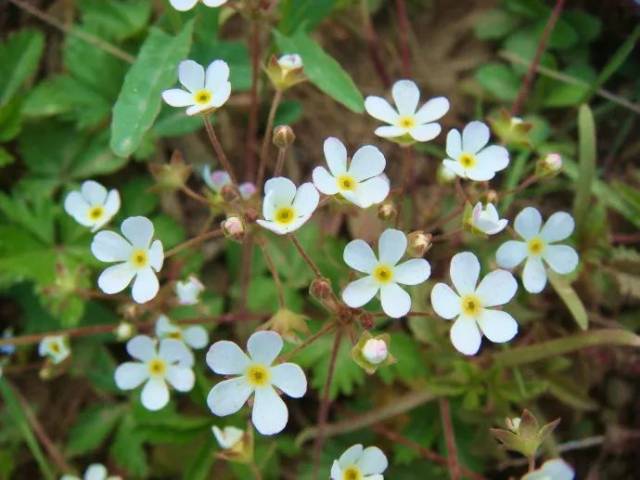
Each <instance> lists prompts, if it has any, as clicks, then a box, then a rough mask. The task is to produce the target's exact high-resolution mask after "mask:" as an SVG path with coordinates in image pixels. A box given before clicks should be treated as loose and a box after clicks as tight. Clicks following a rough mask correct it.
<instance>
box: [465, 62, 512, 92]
mask: <svg viewBox="0 0 640 480" xmlns="http://www.w3.org/2000/svg"><path fill="white" fill-rule="evenodd" d="M474 77H475V79H476V80H477V81H478V83H479V84H480V85H482V87H484V88H485V89H486V90H488V91H489V93H491V94H492V95H493V96H495V97H496V98H498V99H500V100H506V101H511V100H514V99H515V98H516V96H517V95H518V90H519V89H520V79H519V78H518V76H517V75H516V74H515V72H514V71H513V69H511V68H510V67H508V66H506V65H503V64H501V63H488V64H486V65H483V66H481V67H480V68H479V69H478V70H476V73H475V75H474Z"/></svg>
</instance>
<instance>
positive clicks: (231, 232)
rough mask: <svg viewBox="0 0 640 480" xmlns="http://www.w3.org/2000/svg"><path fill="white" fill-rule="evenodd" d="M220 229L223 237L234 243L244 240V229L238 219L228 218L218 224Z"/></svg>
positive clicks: (240, 220)
mask: <svg viewBox="0 0 640 480" xmlns="http://www.w3.org/2000/svg"><path fill="white" fill-rule="evenodd" d="M220 227H221V228H222V233H224V235H225V237H227V238H229V239H231V240H235V241H236V242H241V241H242V240H243V239H244V235H245V233H246V229H245V228H244V223H242V219H240V217H229V218H227V219H226V220H224V221H223V222H222V223H221V224H220Z"/></svg>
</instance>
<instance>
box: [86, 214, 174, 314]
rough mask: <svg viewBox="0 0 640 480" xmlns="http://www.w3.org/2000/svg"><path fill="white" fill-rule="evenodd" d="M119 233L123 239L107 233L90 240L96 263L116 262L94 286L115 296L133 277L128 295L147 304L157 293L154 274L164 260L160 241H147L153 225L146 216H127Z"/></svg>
mask: <svg viewBox="0 0 640 480" xmlns="http://www.w3.org/2000/svg"><path fill="white" fill-rule="evenodd" d="M120 230H121V231H122V233H123V235H124V237H122V236H121V235H120V234H118V233H116V232H112V231H108V230H107V231H102V232H99V233H98V234H97V235H96V236H95V237H94V238H93V243H92V244H91V251H92V252H93V254H94V255H95V257H96V258H97V259H98V260H101V261H103V262H118V263H117V264H116V265H112V266H111V267H108V268H107V269H106V270H105V271H104V272H102V273H101V274H100V277H98V286H99V287H100V289H101V290H102V291H103V292H105V293H110V294H111V293H118V292H121V291H122V290H124V289H125V288H127V286H128V285H129V284H130V283H131V281H132V280H133V278H134V277H135V280H134V282H133V288H132V289H131V295H132V297H133V299H134V300H135V301H136V302H138V303H144V302H147V301H149V300H151V299H152V298H153V297H155V296H156V294H157V293H158V288H159V285H158V278H157V277H156V274H155V272H159V271H160V269H161V268H162V262H163V261H164V251H163V250H162V242H161V241H160V240H155V241H154V242H153V243H152V242H151V240H152V239H153V223H151V220H149V219H148V218H146V217H129V218H127V219H126V220H125V221H124V222H122V225H121V226H120ZM154 271H155V272H154Z"/></svg>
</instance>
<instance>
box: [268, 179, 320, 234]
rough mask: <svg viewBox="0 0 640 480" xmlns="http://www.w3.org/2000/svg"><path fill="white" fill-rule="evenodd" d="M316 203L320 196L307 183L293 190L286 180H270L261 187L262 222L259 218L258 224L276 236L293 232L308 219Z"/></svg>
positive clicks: (293, 185) (310, 184)
mask: <svg viewBox="0 0 640 480" xmlns="http://www.w3.org/2000/svg"><path fill="white" fill-rule="evenodd" d="M319 200H320V195H319V194H318V191H317V190H316V188H315V187H314V186H313V184H312V183H310V182H307V183H303V184H302V185H300V187H298V188H297V189H296V186H295V184H294V183H293V182H292V181H291V180H289V179H288V178H285V177H276V178H271V179H269V180H267V182H266V183H265V184H264V201H263V202H262V216H263V217H264V220H262V219H258V220H257V222H258V224H259V225H260V226H262V227H264V228H266V229H268V230H271V231H272V232H275V233H277V234H278V235H284V234H286V233H291V232H294V231H295V230H297V229H298V228H300V227H301V226H302V225H304V224H305V222H306V221H307V220H309V218H311V214H312V213H313V211H314V210H315V209H316V207H317V206H318V201H319Z"/></svg>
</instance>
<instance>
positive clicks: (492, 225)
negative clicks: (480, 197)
mask: <svg viewBox="0 0 640 480" xmlns="http://www.w3.org/2000/svg"><path fill="white" fill-rule="evenodd" d="M470 223H471V226H472V227H473V228H475V229H476V230H479V231H481V232H482V233H485V234H487V235H495V234H496V233H500V232H501V231H502V230H504V228H505V227H506V226H507V223H509V220H507V219H505V218H502V219H501V218H500V215H498V210H496V207H495V206H494V205H493V203H487V206H486V207H484V208H482V203H481V202H478V203H476V206H475V207H473V211H472V212H471V218H470Z"/></svg>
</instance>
